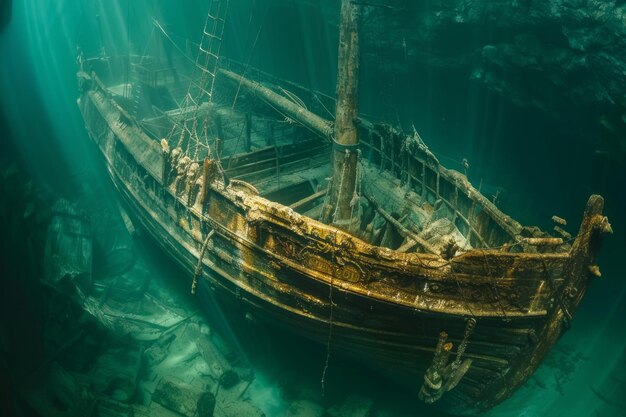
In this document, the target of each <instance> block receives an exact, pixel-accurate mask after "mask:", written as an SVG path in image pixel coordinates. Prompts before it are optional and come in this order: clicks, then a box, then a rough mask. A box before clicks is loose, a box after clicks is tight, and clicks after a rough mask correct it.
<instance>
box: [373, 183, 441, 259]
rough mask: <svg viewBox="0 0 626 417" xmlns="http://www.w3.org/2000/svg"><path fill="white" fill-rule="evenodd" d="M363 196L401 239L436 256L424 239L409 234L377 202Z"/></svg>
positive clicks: (434, 250)
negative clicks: (409, 241) (407, 240)
mask: <svg viewBox="0 0 626 417" xmlns="http://www.w3.org/2000/svg"><path fill="white" fill-rule="evenodd" d="M363 195H364V196H365V198H367V200H368V201H369V202H370V203H371V204H372V206H373V207H374V209H375V210H376V211H377V212H378V213H379V214H380V215H381V216H383V217H384V218H385V220H387V222H388V223H389V224H391V225H393V227H395V229H396V230H397V231H398V233H400V234H401V235H402V237H404V238H407V239H409V240H411V241H413V242H415V243H416V244H418V245H420V246H421V247H422V248H424V250H426V252H428V253H432V254H435V255H438V253H437V250H436V249H435V248H434V247H433V246H432V245H431V244H430V243H428V242H426V241H425V240H424V239H422V238H421V237H419V236H417V235H416V234H415V233H413V232H411V231H410V230H409V229H407V228H406V227H404V226H403V225H402V223H400V222H399V221H397V220H396V219H394V218H393V216H392V215H391V214H389V213H387V212H386V211H385V210H384V209H383V208H382V207H380V204H378V202H376V200H374V198H373V197H372V196H370V195H368V194H363ZM407 243H408V242H407ZM402 252H403V251H402Z"/></svg>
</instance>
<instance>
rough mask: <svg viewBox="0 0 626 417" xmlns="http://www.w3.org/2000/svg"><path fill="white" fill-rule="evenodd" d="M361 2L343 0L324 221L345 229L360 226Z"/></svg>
mask: <svg viewBox="0 0 626 417" xmlns="http://www.w3.org/2000/svg"><path fill="white" fill-rule="evenodd" d="M360 19H361V5H359V4H358V3H355V2H353V1H351V0H342V2H341V15H340V20H339V58H338V72H337V109H336V114H335V137H334V143H333V153H332V161H331V164H332V176H331V180H330V184H329V190H328V199H327V200H326V202H325V207H324V209H323V212H322V213H323V218H322V220H323V221H324V222H326V223H332V224H334V225H337V226H338V227H341V228H343V229H345V230H354V229H357V228H358V225H355V224H353V223H355V222H356V223H358V218H356V219H355V218H353V213H354V210H353V204H354V203H353V200H354V197H355V194H356V192H357V162H358V152H357V149H358V145H359V131H358V129H357V125H356V119H357V117H358V115H359V58H360V50H359V23H360Z"/></svg>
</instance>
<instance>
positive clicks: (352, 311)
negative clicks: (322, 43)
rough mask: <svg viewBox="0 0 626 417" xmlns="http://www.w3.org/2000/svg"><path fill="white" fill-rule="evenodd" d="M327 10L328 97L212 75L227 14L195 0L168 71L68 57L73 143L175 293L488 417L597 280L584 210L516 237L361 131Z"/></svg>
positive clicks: (479, 203)
mask: <svg viewBox="0 0 626 417" xmlns="http://www.w3.org/2000/svg"><path fill="white" fill-rule="evenodd" d="M341 3H342V4H341V10H340V28H339V31H340V36H339V48H338V50H339V72H338V76H337V88H336V97H329V96H328V95H324V94H322V93H317V92H311V91H310V90H309V89H307V88H305V87H302V86H300V85H297V84H295V83H292V82H289V81H284V80H279V79H276V78H275V77H273V76H272V75H270V74H266V73H264V72H262V71H260V70H256V69H253V68H251V67H250V66H248V65H245V64H239V63H237V62H234V61H229V60H228V59H226V58H225V57H223V56H221V53H220V49H221V44H222V36H223V34H224V26H225V24H226V17H227V14H226V11H227V6H228V2H227V1H226V0H211V1H209V5H210V10H209V13H208V15H207V18H206V23H205V27H204V30H203V32H202V39H201V41H200V44H199V45H198V50H199V52H198V55H197V57H196V58H195V59H194V60H192V61H193V63H192V64H189V62H188V61H187V59H188V57H181V61H182V62H186V63H187V64H189V65H186V69H185V66H183V65H173V64H172V60H171V59H170V60H162V59H158V57H156V56H152V55H150V56H147V55H143V56H134V55H130V54H129V55H128V56H122V57H117V58H115V57H102V56H96V57H89V58H87V57H85V56H83V55H82V53H81V54H80V55H79V57H78V63H79V66H80V69H79V72H78V80H79V87H80V98H79V99H78V105H79V107H80V110H81V112H82V115H83V117H84V120H85V125H86V128H87V130H88V132H89V135H90V136H91V138H92V139H93V141H94V142H95V144H96V145H97V146H98V148H99V149H100V151H101V153H102V156H103V158H104V161H105V164H106V167H107V168H108V170H109V173H110V175H111V178H112V179H113V182H114V183H115V185H116V187H117V189H118V190H119V193H120V195H121V197H122V199H123V201H124V202H125V205H126V206H127V207H128V208H129V212H130V213H131V215H132V217H134V218H135V219H137V220H138V222H139V223H140V224H141V226H142V227H143V228H144V229H145V230H146V231H147V232H148V234H149V235H150V236H151V237H152V238H154V240H155V241H156V242H157V243H158V244H159V245H160V246H161V247H162V249H163V250H164V252H166V253H167V254H168V255H169V256H171V257H172V258H173V259H175V260H176V262H177V263H178V264H179V265H180V266H181V267H182V268H183V269H184V270H186V271H187V272H188V273H187V275H185V276H183V277H182V279H189V280H190V285H191V287H192V291H194V292H195V291H196V290H198V289H200V288H202V289H204V290H206V291H209V292H212V293H215V294H216V295H217V298H218V299H220V300H222V302H223V303H226V304H235V305H243V306H245V308H246V309H247V310H250V311H252V312H253V313H254V314H255V316H256V317H258V318H260V319H263V320H266V321H269V322H271V323H273V324H277V325H279V326H282V327H284V328H285V329H286V330H288V331H293V332H297V333H301V334H303V335H304V336H306V337H308V338H311V339H313V340H316V341H318V342H320V343H323V344H327V343H330V344H332V345H333V347H336V348H338V349H341V350H343V351H345V352H349V353H350V354H351V355H352V356H354V357H357V358H359V359H362V360H363V361H365V362H367V363H368V364H369V365H371V366H373V367H376V368H379V369H382V370H385V371H386V372H390V373H393V374H394V375H396V376H402V377H406V378H408V380H409V381H412V382H411V383H412V384H413V385H414V386H415V387H416V388H415V395H416V397H419V398H420V399H421V400H423V401H425V402H426V403H432V404H435V405H439V406H441V407H443V408H445V409H447V410H451V411H454V412H462V413H468V412H475V411H481V410H486V409H489V408H491V407H492V406H494V405H496V404H498V403H499V402H501V401H502V400H504V399H506V398H507V397H509V396H510V395H511V394H512V393H513V392H514V391H515V390H516V389H517V388H518V387H519V386H520V385H522V384H523V383H524V381H526V380H527V379H528V377H529V376H530V375H531V374H532V373H533V372H534V370H535V369H536V368H537V367H538V366H539V364H540V362H541V360H542V358H543V357H544V356H545V355H546V354H547V353H548V351H549V350H550V349H551V347H552V346H553V345H554V344H555V343H556V341H557V340H558V338H559V336H560V335H561V334H562V333H563V331H564V330H565V329H566V328H567V327H568V326H569V323H570V321H571V320H572V318H573V316H574V313H575V312H576V309H577V307H578V306H579V304H580V303H581V301H582V299H583V296H584V294H585V291H586V288H587V286H588V284H589V282H590V280H592V279H593V277H594V276H599V275H600V272H599V268H598V267H597V265H596V264H595V261H594V259H595V256H596V252H597V250H598V247H599V243H600V238H601V235H602V234H603V233H606V232H611V226H610V224H609V222H608V220H607V218H606V217H605V216H603V214H602V209H603V199H602V197H600V196H597V195H593V196H591V197H590V198H589V201H588V203H587V207H586V208H585V211H584V215H583V218H582V223H581V225H580V228H579V231H578V233H577V234H576V235H575V236H573V237H572V236H570V235H568V234H567V232H565V231H564V230H563V229H561V228H560V227H559V226H558V225H557V227H556V229H555V230H556V232H555V233H554V236H553V235H550V234H549V233H547V232H544V231H541V230H539V229H538V228H536V227H524V226H522V225H521V224H519V223H518V222H517V221H515V220H514V219H512V218H511V217H509V216H507V215H505V214H504V213H502V212H501V211H500V210H499V209H498V208H497V207H496V206H495V205H494V204H493V203H492V202H491V201H490V200H489V199H488V198H486V197H484V196H483V195H482V194H481V193H480V192H479V190H477V189H476V188H474V187H473V186H472V185H471V184H470V183H469V181H468V180H467V178H466V176H465V175H464V174H462V173H459V172H456V171H454V170H450V169H446V168H445V167H444V166H442V165H441V164H440V162H439V160H438V159H437V157H436V156H435V155H434V154H433V153H432V152H431V151H430V150H429V149H428V147H427V146H426V144H425V142H424V141H423V140H422V139H421V137H420V136H419V134H418V133H417V132H416V131H413V132H411V133H410V134H406V133H404V132H402V131H400V130H399V129H397V128H394V127H393V126H391V125H389V124H384V123H375V122H371V121H369V120H367V119H365V118H363V117H361V116H360V115H359V112H358V86H359V21H360V11H361V8H362V7H366V6H365V5H362V4H357V3H355V2H351V1H349V0H343V1H342V2H341ZM155 27H157V29H158V30H157V32H162V35H164V36H165V37H166V38H168V36H167V32H166V31H165V29H163V27H162V26H161V25H160V24H159V23H158V22H155ZM166 40H170V39H169V38H168V39H166ZM322 115H326V118H325V117H323V116H322ZM329 115H330V116H332V117H329ZM556 219H557V220H558V221H559V223H564V221H563V220H562V219H559V218H556Z"/></svg>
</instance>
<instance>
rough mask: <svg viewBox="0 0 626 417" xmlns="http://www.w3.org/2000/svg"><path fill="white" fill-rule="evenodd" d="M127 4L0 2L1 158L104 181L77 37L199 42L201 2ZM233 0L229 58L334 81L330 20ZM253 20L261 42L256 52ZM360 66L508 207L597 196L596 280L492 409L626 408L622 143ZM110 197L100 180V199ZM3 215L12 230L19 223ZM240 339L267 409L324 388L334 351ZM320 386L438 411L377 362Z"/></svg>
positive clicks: (440, 75)
mask: <svg viewBox="0 0 626 417" xmlns="http://www.w3.org/2000/svg"><path fill="white" fill-rule="evenodd" d="M131 3H132V4H130V7H129V3H128V2H127V1H119V0H111V1H102V2H101V1H88V0H72V1H70V0H56V1H45V0H23V1H20V2H16V3H15V4H13V5H12V7H11V5H10V3H9V2H6V1H4V2H0V4H1V5H2V7H1V8H2V10H3V12H5V16H3V18H2V19H0V27H2V26H5V27H4V30H3V32H2V33H1V34H0V110H1V111H0V135H1V142H0V145H1V147H0V159H1V160H2V161H3V162H5V163H6V162H7V161H16V162H17V163H18V164H19V165H20V167H23V169H24V170H25V171H26V172H27V173H28V175H29V176H31V177H32V178H34V179H35V180H36V181H37V182H39V183H41V184H44V185H45V187H48V188H49V189H51V190H54V192H55V193H58V194H61V195H66V196H70V197H71V196H72V195H73V194H75V193H76V192H77V190H79V189H80V187H81V184H80V182H81V181H85V179H86V178H87V180H88V181H92V182H95V183H96V182H97V183H99V184H100V183H101V184H102V187H103V189H108V190H111V185H109V183H108V180H107V178H106V176H105V173H104V168H103V165H102V163H101V161H100V160H99V159H98V158H97V153H96V152H95V151H94V148H93V146H92V145H91V143H90V141H89V139H88V137H87V134H86V132H85V130H84V126H83V122H82V119H81V117H80V114H79V112H78V108H77V106H76V103H75V101H76V98H77V96H78V93H77V88H76V80H75V71H76V64H75V51H76V46H77V44H80V45H81V47H82V48H83V50H85V52H87V53H89V52H93V51H97V50H98V49H99V48H101V47H102V46H105V48H106V50H107V53H108V54H110V55H116V54H125V53H127V52H128V45H129V38H128V37H127V33H128V32H129V31H130V34H131V35H130V45H131V48H132V49H133V51H134V52H138V53H140V51H141V45H142V44H143V43H144V42H145V40H146V39H147V38H148V36H149V34H150V32H151V31H152V29H153V25H152V18H153V17H154V18H156V19H158V20H159V21H160V22H161V23H162V24H163V23H165V24H167V25H168V26H167V27H168V30H171V31H172V32H173V33H174V34H175V35H176V36H177V38H175V39H177V40H182V39H185V38H191V39H197V38H198V35H197V34H198V33H199V31H200V30H201V27H202V24H203V21H204V17H205V13H206V11H205V9H206V6H205V5H203V2H202V1H199V0H195V1H185V2H181V1H175V0H154V1H148V0H146V1H142V2H135V1H133V2H131ZM231 3H232V4H231V6H232V8H231V11H230V15H229V23H228V26H227V30H226V34H225V39H226V40H225V44H224V54H225V55H227V56H229V57H232V58H234V59H238V60H241V61H244V62H245V61H247V60H250V62H251V64H252V65H256V66H260V67H261V68H263V69H265V70H266V71H268V72H270V73H274V74H276V75H277V76H279V77H284V78H288V79H292V80H294V81H297V82H299V83H301V84H303V85H307V86H311V88H313V89H317V90H321V91H325V92H327V93H329V94H331V95H332V94H333V83H334V77H335V73H336V42H337V28H336V26H334V25H333V24H332V22H328V21H325V20H324V16H322V15H321V14H316V13H311V10H316V8H313V7H304V6H302V5H299V4H298V1H294V2H286V1H285V2H281V6H280V7H278V6H277V7H274V8H271V10H270V4H271V2H270V1H269V0H263V1H262V0H258V1H252V0H245V1H244V0H241V1H238V2H236V1H232V2H231ZM326 3H327V4H330V3H329V2H326ZM251 10H252V14H251ZM6 16H10V20H6V19H9V18H8V17H6ZM128 17H129V18H128ZM5 22H6V24H5ZM485 30H488V28H486V29H485ZM257 33H258V34H259V36H258V41H257V44H256V46H255V47H254V50H253V51H252V53H250V49H251V45H252V44H254V40H255V38H256V36H257ZM286 34H287V35H286ZM465 41H467V40H465ZM452 42H454V40H453V41H452ZM459 42H461V41H460V40H459ZM363 47H364V48H367V45H363ZM397 58H398V57H394V56H388V57H387V56H381V57H380V59H381V60H384V59H397ZM363 72H364V77H363V79H362V83H361V85H362V108H363V111H364V112H367V113H369V114H377V113H381V112H383V113H384V112H385V111H387V112H388V111H389V109H388V108H386V109H381V108H380V103H382V102H386V100H387V97H389V96H392V97H395V104H396V109H395V113H396V114H395V117H396V118H397V120H399V121H400V123H401V124H402V125H403V126H404V127H405V128H408V127H409V126H410V125H411V123H413V124H414V125H415V126H416V128H417V129H418V131H419V132H420V134H421V136H422V137H423V138H424V139H425V140H426V142H427V143H428V145H429V146H430V147H431V149H432V150H433V151H434V152H435V153H436V154H438V155H439V156H440V159H441V160H442V162H443V163H444V164H445V165H447V166H448V167H450V168H455V169H461V165H460V161H461V160H462V159H463V158H467V159H468V160H469V161H470V164H471V168H470V171H469V177H470V180H471V181H472V182H473V183H474V184H475V185H476V184H478V183H479V182H481V181H482V182H483V183H484V184H486V185H490V186H494V187H502V188H503V189H505V190H506V193H505V198H503V200H502V207H501V208H502V209H503V210H504V211H505V212H506V213H507V214H510V215H511V216H512V217H514V218H516V219H518V220H519V221H520V222H521V223H523V224H537V225H538V226H540V227H543V228H546V229H547V228H549V227H550V217H551V216H552V215H554V214H558V215H560V216H562V217H565V218H567V219H568V220H569V222H570V224H572V225H577V224H579V220H580V218H581V214H582V211H583V208H584V205H585V202H586V199H587V198H588V196H589V195H590V194H591V193H600V194H602V195H604V197H605V199H606V208H605V212H606V214H607V215H608V216H609V219H610V220H611V223H612V225H613V229H614V230H615V234H614V235H613V236H610V237H607V239H606V241H605V244H604V247H603V250H602V252H601V255H600V259H599V264H600V266H601V268H602V272H603V276H602V278H600V279H598V280H597V282H594V283H593V285H592V286H591V287H590V290H589V292H588V295H587V297H586V299H585V301H584V303H583V305H582V307H581V308H580V310H579V312H578V314H577V317H576V320H575V321H574V323H573V327H572V329H571V330H570V331H568V332H567V333H566V334H565V335H564V336H563V338H562V339H561V340H560V342H559V344H558V346H557V348H556V349H555V352H554V353H553V354H552V355H551V356H550V357H549V358H547V360H546V361H545V364H544V365H543V366H542V367H541V369H540V370H539V371H538V372H537V374H536V375H535V376H534V377H533V378H531V379H530V381H529V382H528V383H527V384H526V385H525V386H524V387H523V388H522V389H520V390H519V391H518V392H517V393H516V394H515V396H514V397H513V398H511V399H510V400H508V401H507V402H505V403H504V404H503V405H501V406H499V407H497V408H496V409H494V410H493V411H491V412H489V413H488V415H489V416H494V417H500V416H554V415H568V416H595V415H599V416H612V415H617V416H619V415H625V414H626V408H624V404H625V400H624V398H625V397H626V385H625V384H624V379H625V378H626V377H625V376H624V373H625V372H626V353H625V352H626V351H625V346H626V303H625V297H624V294H625V292H626V277H625V276H624V266H623V256H624V251H625V249H626V216H625V215H624V213H626V197H625V193H626V174H625V171H626V169H625V164H624V160H623V155H622V156H620V155H615V158H614V159H613V158H608V159H607V158H606V157H604V156H603V155H599V154H598V153H597V152H596V150H597V148H596V145H595V142H594V141H593V140H591V139H590V140H584V139H581V138H580V137H579V136H576V135H574V134H573V132H575V131H576V130H577V129H583V128H585V129H587V128H588V126H577V124H576V123H577V115H576V114H572V115H571V116H570V119H571V123H568V124H567V125H564V124H563V123H558V122H556V121H555V120H554V119H553V118H551V117H550V116H548V115H546V114H544V113H542V112H539V111H536V110H532V109H522V108H519V107H516V106H514V105H512V104H511V103H510V102H509V101H508V100H507V99H506V98H504V97H502V96H497V95H495V94H493V93H490V92H488V91H486V90H485V89H484V88H483V87H482V86H481V85H479V84H476V83H473V82H472V81H470V80H469V79H468V77H467V75H466V74H462V73H459V72H458V71H455V70H452V69H451V70H441V71H432V70H429V69H426V68H416V69H415V71H414V72H412V73H411V76H410V77H407V78H406V79H403V78H400V79H396V80H395V81H394V83H393V84H392V85H390V84H389V83H386V82H385V80H381V79H375V78H369V79H368V78H367V77H368V75H371V74H369V73H368V70H367V69H364V70H363ZM392 121H394V122H395V120H392ZM597 134H598V135H599V134H600V133H599V132H597ZM590 135H591V136H593V135H594V132H593V130H591V132H590ZM111 195H112V194H109V193H103V198H111ZM0 198H5V196H0ZM5 203H6V202H5ZM1 226H2V227H3V229H4V230H9V229H15V228H16V227H19V226H15V225H10V224H6V225H1ZM0 233H2V232H0ZM7 236H10V234H9V233H5V234H4V237H3V239H2V247H1V250H2V252H1V254H0V256H1V259H2V269H0V272H1V273H2V288H0V293H1V294H2V306H1V309H0V312H1V314H2V316H3V317H2V318H3V320H6V321H7V323H8V324H7V325H6V328H7V329H9V330H7V332H6V333H5V334H6V335H8V336H7V337H9V336H10V337H13V338H14V340H11V341H5V342H4V343H5V345H7V346H8V345H10V346H17V345H20V344H22V343H23V344H24V349H23V356H24V357H25V358H23V359H24V360H23V364H24V365H23V366H25V367H27V366H29V364H30V365H32V363H33V361H29V360H28V358H29V357H30V358H35V357H36V355H37V352H34V351H33V350H34V348H33V347H32V346H31V347H29V346H28V340H29V339H28V338H29V337H30V335H31V334H32V333H34V332H35V331H36V328H37V326H38V325H40V323H38V322H37V311H38V308H39V307H38V305H37V300H36V299H35V300H33V299H32V298H30V297H29V295H28V291H29V288H30V286H29V285H30V284H28V282H27V279H29V277H28V273H27V272H26V271H28V268H26V267H25V266H24V265H23V264H22V263H21V262H20V260H21V259H22V255H23V252H22V249H21V248H20V242H19V241H8V240H7V239H8V238H7ZM140 246H141V247H142V253H143V254H144V256H145V257H146V259H148V262H149V263H151V264H152V265H153V266H154V268H155V269H157V270H159V271H161V273H163V274H166V275H167V274H169V275H172V276H175V275H176V273H177V271H176V269H175V268H174V267H173V266H172V265H170V264H168V263H166V262H165V261H163V260H162V257H160V256H159V255H158V253H154V252H155V251H156V249H154V248H153V247H152V246H151V245H150V243H149V242H141V243H140ZM173 278H174V277H173ZM252 338H254V339H252ZM251 340H252V341H251ZM242 343H244V344H245V343H249V345H248V347H247V348H246V349H247V350H248V351H250V350H253V351H255V352H252V354H253V356H255V357H257V358H258V360H257V364H258V366H259V367H260V368H261V369H263V371H262V372H261V373H260V375H261V377H262V378H264V380H265V381H266V383H267V391H266V392H264V393H260V394H259V395H265V396H266V397H267V401H266V402H267V405H268V410H269V411H267V413H268V416H269V415H271V410H276V409H279V408H280V403H281V401H282V399H281V398H282V394H281V393H282V392H283V391H284V390H286V389H288V388H287V387H288V386H289V385H291V384H302V385H307V384H308V385H310V386H312V387H315V388H318V385H319V378H320V374H321V370H322V368H323V363H324V359H325V354H326V352H325V349H323V348H321V347H317V346H310V345H309V344H308V343H307V342H305V341H301V340H294V339H292V338H285V336H284V335H282V334H281V333H280V332H278V333H277V332H273V331H271V330H268V331H267V332H265V333H264V332H256V333H254V334H246V335H243V336H242ZM250 346H254V349H251V348H250ZM555 381H558V383H555ZM419 384H420V382H419V381H416V385H419ZM2 388H3V389H2V391H3V395H6V393H7V392H10V390H11V388H10V381H9V380H8V379H3V386H2ZM327 391H328V395H329V396H330V397H331V398H332V397H333V396H336V397H340V396H341V395H346V393H349V392H352V391H354V392H360V393H364V394H366V395H368V396H371V397H372V398H374V399H375V401H377V402H379V403H380V404H384V405H385V406H386V407H388V408H389V410H390V415H393V413H396V415H416V414H419V415H429V414H430V411H428V409H426V410H425V409H423V408H419V406H418V405H417V402H418V400H417V399H416V398H412V397H411V395H410V394H409V392H408V391H407V390H405V389H401V388H398V387H395V386H393V385H391V384H389V383H387V382H384V383H381V381H380V380H379V379H378V378H377V376H376V375H374V374H371V373H369V372H367V371H363V370H361V369H360V366H358V365H356V364H352V363H350V362H349V361H347V360H345V359H344V358H340V357H335V356H333V357H332V360H331V363H330V371H329V379H328V382H327ZM594 391H595V392H594ZM598 394H600V395H598Z"/></svg>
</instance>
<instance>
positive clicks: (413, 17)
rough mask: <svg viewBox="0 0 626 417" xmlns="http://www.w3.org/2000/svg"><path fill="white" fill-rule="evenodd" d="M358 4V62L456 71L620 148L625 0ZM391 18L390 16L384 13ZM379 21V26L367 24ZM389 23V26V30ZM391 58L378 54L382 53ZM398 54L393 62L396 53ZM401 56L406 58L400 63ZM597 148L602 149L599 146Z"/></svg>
mask: <svg viewBox="0 0 626 417" xmlns="http://www.w3.org/2000/svg"><path fill="white" fill-rule="evenodd" d="M383 4H385V5H387V6H385V7H368V8H366V19H367V21H368V23H367V24H365V25H364V27H365V28H366V33H365V35H364V38H365V39H364V40H363V43H364V45H367V48H366V52H365V53H364V59H365V60H367V61H368V62H367V65H365V66H367V67H372V66H376V67H377V72H378V73H379V74H380V75H381V76H382V77H392V76H396V77H397V76H400V77H403V76H406V77H409V78H410V77H411V76H412V74H414V72H415V71H416V70H417V69H422V70H424V69H426V70H427V71H433V72H437V71H440V70H451V69H452V70H455V71H460V74H462V76H464V77H468V78H470V79H471V80H473V81H475V82H477V83H481V84H482V85H484V86H485V87H486V88H487V89H488V90H490V91H492V92H494V93H496V94H498V95H501V96H503V97H506V98H507V99H508V100H510V101H511V102H513V103H514V104H516V105H519V106H524V107H530V108H534V109H538V110H540V111H542V112H545V113H548V114H550V115H551V116H553V117H554V118H555V119H556V121H557V122H565V121H569V120H571V119H572V118H573V117H572V116H573V115H575V117H576V118H577V122H576V124H577V127H579V126H580V127H581V128H582V129H584V131H582V132H581V134H580V136H581V138H583V137H584V136H588V135H589V134H594V133H600V135H601V137H602V138H603V139H604V140H603V143H602V145H600V146H602V147H604V148H606V149H613V150H615V149H616V148H619V149H621V153H622V157H623V155H624V152H626V140H625V139H623V137H624V135H623V133H624V132H625V131H626V99H625V98H624V97H625V95H624V89H625V87H624V86H625V85H626V36H625V34H626V25H625V24H624V23H625V19H626V4H624V2H622V1H615V0H554V1H532V0H507V1H502V0H487V1H470V0H446V1H430V2H406V1H397V0H394V1H386V2H383ZM390 16H393V19H390ZM382 21H385V23H386V24H385V25H379V24H376V22H382ZM389 23H392V26H391V27H390V25H389ZM416 29H417V30H416ZM385 56H387V57H392V56H393V58H394V59H388V60H386V59H381V57H385ZM398 56H400V57H404V59H401V60H398V59H397V57H398ZM407 63H408V65H407ZM604 152H606V151H604Z"/></svg>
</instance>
